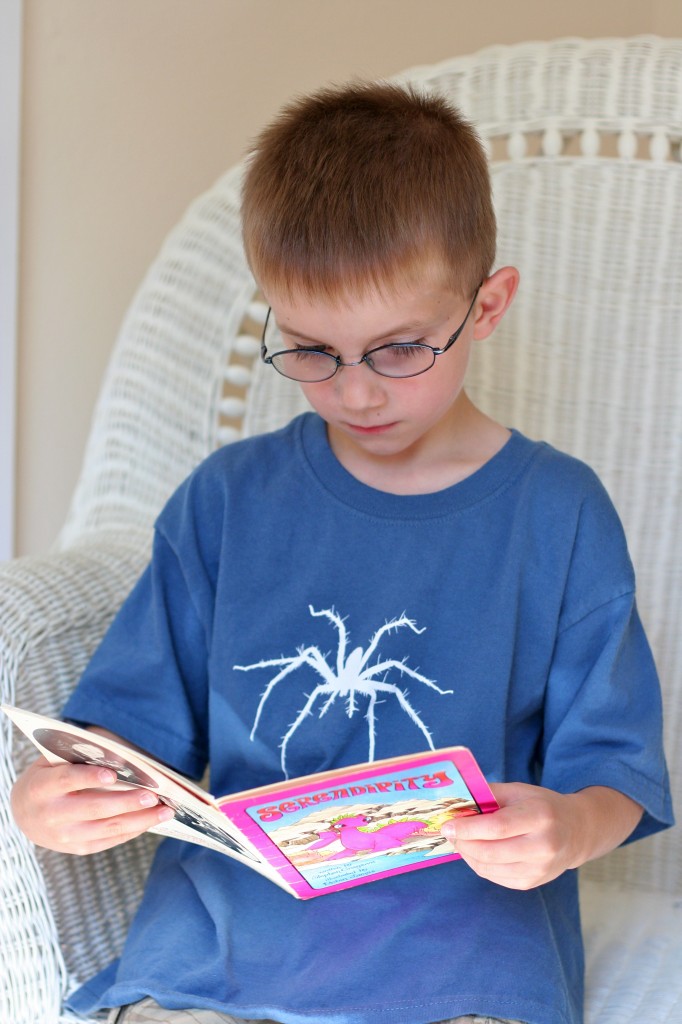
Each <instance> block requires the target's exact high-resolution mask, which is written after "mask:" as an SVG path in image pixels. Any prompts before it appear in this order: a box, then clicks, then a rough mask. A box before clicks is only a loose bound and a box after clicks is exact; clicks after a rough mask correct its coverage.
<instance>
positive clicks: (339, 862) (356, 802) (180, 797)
mask: <svg viewBox="0 0 682 1024" xmlns="http://www.w3.org/2000/svg"><path fill="white" fill-rule="evenodd" d="M0 707H1V709H2V711H4V712H5V714H7V715H8V716H9V717H10V718H11V719H12V721H13V722H14V724H15V725H16V726H18V728H19V729H21V731H22V732H24V733H25V734H26V735H27V736H28V737H29V739H30V740H32V742H33V743H34V744H35V746H36V747H37V748H38V750H39V751H40V752H41V753H42V754H43V755H44V757H45V758H46V759H47V760H48V761H49V762H50V763H52V764H58V763H60V762H64V761H68V762H71V763H76V764H95V765H102V766H104V767H107V768H111V769H112V770H113V771H114V772H115V773H116V776H117V781H116V782H115V783H114V786H118V787H119V788H123V787H126V788H130V787H136V786H139V787H142V788H145V789H149V790H151V791H153V792H154V793H155V794H156V796H157V797H158V799H159V801H160V802H161V803H164V804H167V805H168V806H169V807H171V808H172V809H173V811H174V812H175V817H174V818H173V819H171V820H170V821H168V822H162V823H160V824H159V825H157V826H155V827H154V828H152V829H151V830H150V831H152V832H156V833H159V834H160V835H163V836H170V837H172V838H175V839H182V840H185V841H187V842H191V843H197V844H199V845H200V846H205V847H208V848H209V849H212V850H215V851H217V852H219V853H222V854H225V855H227V856H228V857H233V858H234V859H235V860H237V861H240V862H241V863H242V864H245V865H247V866H248V867H250V868H252V869H253V870H254V871H257V872H259V873H260V874H261V875H264V876H265V877H266V878H268V879H270V881H272V882H274V883H275V884H276V885H279V886H280V887H281V888H283V889H285V890H286V891H287V892H289V893H290V894H291V895H292V896H295V897H297V898H298V899H310V898H312V897H315V896H322V895H324V894H326V893H332V892H337V891H339V890H341V889H347V888H350V887H352V886H356V885H362V884H364V883H366V882H373V881H376V880H378V879H381V878H386V877H388V876H390V875H397V874H401V873H403V872H406V871H415V870H417V869H420V868H427V867H431V866H432V865H436V864H443V863H445V862H447V861H451V860H457V859H459V856H460V855H459V853H457V851H456V849H455V848H454V846H453V845H452V843H451V842H450V841H449V840H447V839H446V838H445V836H443V835H442V833H441V831H440V828H441V825H442V824H443V822H445V821H446V820H447V819H448V818H457V817H459V816H461V815H469V814H486V813H488V812H490V811H495V810H497V809H498V805H497V803H496V801H495V798H494V796H493V794H492V792H491V790H490V788H489V786H488V784H487V782H486V780H485V778H484V776H483V774H482V772H481V770H480V768H479V766H478V764H477V763H476V760H475V758H474V756H473V754H472V753H471V751H470V750H469V749H468V748H466V747H446V748H443V749H440V750H427V751H423V752H421V753H417V754H405V755H402V756H399V757H390V758H386V759H384V760H380V761H374V762H371V763H369V762H368V763H365V764H356V765H351V766H348V767H343V768H334V769H332V770H330V771H323V772H318V773H316V774H314V775H306V776H303V777H301V778H296V779H290V780H287V781H285V782H275V783H272V784H270V785H266V786H260V787H258V788H257V789H249V790H245V791H243V792H241V793H232V794H229V795H227V796H223V797H217V798H216V797H213V796H211V795H210V794H209V793H207V792H206V791H205V790H204V789H202V788H201V787H200V786H197V785H195V784H194V783H193V782H192V781H190V780H189V779H187V778H185V777H184V776H182V775H178V774H177V772H174V771H172V770H171V769H170V768H168V767H166V766H165V765H163V764H161V763H160V762H158V761H155V760H154V759H153V758H151V757H149V756H148V755H146V754H142V753H140V752H139V751H137V750H135V749H133V748H131V747H129V746H127V745H126V744H125V743H123V742H121V741H114V740H111V739H109V738H105V737H103V736H100V735H99V733H96V732H92V731H90V730H87V729H81V728H79V727H78V726H76V725H72V724H70V723H68V722H61V721H58V720H57V719H53V718H47V717H45V716H44V715H38V714H35V713H34V712H31V711H24V710H22V709H20V708H15V707H11V706H9V705H6V704H3V705H0ZM107 788H108V789H110V788H112V787H107Z"/></svg>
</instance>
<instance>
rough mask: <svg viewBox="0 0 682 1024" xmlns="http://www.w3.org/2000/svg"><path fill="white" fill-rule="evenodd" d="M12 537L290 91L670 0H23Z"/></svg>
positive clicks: (56, 523)
mask: <svg viewBox="0 0 682 1024" xmlns="http://www.w3.org/2000/svg"><path fill="white" fill-rule="evenodd" d="M24 6H25V29H24V102H23V143H22V201H21V231H20V235H21V241H20V248H21V259H20V294H19V382H18V405H19V421H18V452H17V464H18V479H17V538H16V547H17V553H20V554H25V553H35V552H39V551H41V550H44V549H45V548H47V547H48V546H49V545H50V544H51V543H52V541H53V540H54V538H55V536H56V534H57V532H58V530H59V528H60V526H61V523H62V521H63V519H64V515H65V512H66V508H67V505H68V501H69V498H70V495H71V492H72V490H73V487H74V484H75V481H76V478H77V474H78V470H79V466H80V461H81V457H82V453H83V446H84V444H85V440H86V437H87V432H88V426H89V421H90V417H91V414H92V408H93V404H94V401H95V398H96V395H97V390H98V386H99V381H100V379H101V376H102V373H103V371H104V368H105V365H106V361H107V357H108V354H109V352H110V350H111V346H112V344H113V341H114V338H115V335H116V332H117V328H118V325H119V323H120V320H121V317H122V315H123V313H124V311H125V309H126V306H127V304H128V302H129V300H130V298H131V295H132V293H133V291H134V290H135V288H136V286H137V284H138V282H139V281H140V278H141V276H142V275H143V273H144V271H145V268H146V266H147V265H148V264H149V262H150V260H151V259H152V258H153V256H154V254H155V252H156V250H157V248H158V246H159V244H160V242H161V240H162V239H163V237H164V235H165V234H166V232H167V231H168V230H169V229H170V228H171V227H172V225H173V224H174V223H175V221H176V220H177V219H178V217H179V216H180V214H181V213H182V211H183V209H184V208H185V206H186V205H187V203H188V202H189V201H190V200H191V199H192V197H193V196H194V195H196V194H197V193H198V192H200V191H201V190H203V189H204V188H205V187H207V186H208V185H209V184H210V183H211V182H212V181H213V180H214V179H215V178H216V177H217V176H218V175H219V174H220V173H221V171H222V170H224V169H225V168H226V167H228V166H229V165H231V164H232V163H234V162H236V161H237V160H238V159H239V158H240V157H241V155H242V152H243V150H244V147H245V145H246V142H247V140H248V138H249V137H250V136H251V135H252V134H253V133H254V132H255V131H256V130H257V129H258V127H259V126H260V125H261V124H262V123H263V122H264V121H266V120H267V119H268V118H269V117H270V116H271V114H272V113H273V112H274V111H275V110H276V109H277V108H278V106H279V105H280V104H281V103H282V102H283V101H284V100H285V99H286V98H287V97H289V96H290V95H291V94H292V93H295V92H300V91H302V90H306V89H308V88H311V87H314V86H316V85H319V84H321V83H323V82H326V81H330V80H333V81H340V80H343V79H345V78H348V77H349V76H352V75H363V76H380V75H387V74H391V73H392V72H395V71H399V70H400V69H401V68H404V67H407V66H409V65H412V64H419V63H429V62H432V61H436V60H439V59H442V58H445V57H448V56H452V55H455V54H458V53H467V52H470V51H473V50H476V49H478V48H480V47H482V46H487V45H490V44H493V43H512V42H517V41H521V40H524V39H550V38H554V37H558V36H565V35H578V36H588V37H596V36H608V35H633V34H637V33H643V32H653V33H657V34H660V35H667V36H682V4H681V3H680V0H658V2H655V0H608V2H607V0H596V2H595V0H572V2H571V3H558V2H553V0H479V2H476V0H466V2H464V0H336V2H332V0H25V5H24Z"/></svg>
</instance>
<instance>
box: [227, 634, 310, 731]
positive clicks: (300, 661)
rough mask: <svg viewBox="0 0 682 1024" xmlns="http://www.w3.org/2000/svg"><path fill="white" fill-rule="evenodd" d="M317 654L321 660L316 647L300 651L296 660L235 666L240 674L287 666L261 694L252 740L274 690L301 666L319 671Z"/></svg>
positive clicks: (279, 659)
mask: <svg viewBox="0 0 682 1024" xmlns="http://www.w3.org/2000/svg"><path fill="white" fill-rule="evenodd" d="M316 654H317V655H318V656H319V657H320V658H321V655H320V652H319V651H318V650H317V648H316V647H308V648H306V649H305V650H304V651H300V652H299V654H298V657H296V658H273V659H272V660H270V661H259V662H257V663H256V664H254V665H235V666H234V668H236V669H239V671H240V672H250V671H251V669H254V668H267V667H269V666H271V665H285V668H283V669H282V671H281V672H278V673H277V675H276V676H274V677H273V678H272V679H271V680H270V682H269V683H268V685H267V686H266V687H265V689H264V690H263V693H262V694H261V699H260V701H259V702H258V709H257V711H256V717H255V719H254V722H253V728H252V729H251V736H250V739H253V738H254V736H255V735H256V729H257V728H258V723H259V721H260V716H261V712H262V710H263V708H264V706H265V703H266V701H267V699H268V697H269V696H270V694H271V693H272V691H273V690H274V688H275V687H276V686H277V683H279V682H281V680H282V679H284V678H285V676H288V675H289V673H290V672H293V671H294V670H295V669H297V668H299V667H300V666H301V665H310V666H311V667H312V668H314V669H318V666H317V664H316V662H315V655H316ZM318 671H319V669H318Z"/></svg>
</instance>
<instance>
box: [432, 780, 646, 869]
mask: <svg viewBox="0 0 682 1024" xmlns="http://www.w3.org/2000/svg"><path fill="white" fill-rule="evenodd" d="M491 789H492V791H493V793H494V795H495V799H496V800H497V802H498V803H499V805H500V810H499V811H495V812H494V813H492V814H480V815H472V816H471V817H465V818H459V819H458V820H457V821H456V822H447V823H446V824H445V825H444V826H443V833H444V834H445V835H446V836H447V837H448V839H450V840H451V841H452V842H453V843H454V844H455V846H456V848H457V851H458V852H459V853H460V854H461V856H462V859H463V860H465V861H466V862H467V864H469V866H470V867H471V868H472V869H473V870H474V871H475V872H476V874H478V875H480V876H481V877H482V878H487V879H489V880H490V881H491V882H496V883H497V884H498V885H504V886H506V887H507V888H510V889H532V888H534V887H535V886H537V885H542V884H544V883H545V882H550V881H551V880H552V879H553V878H556V877H557V876H558V875H560V874H562V873H563V872H564V871H566V870H567V869H568V868H578V867H580V866H581V865H582V864H585V863H586V862H587V861H589V860H594V859H595V858H596V857H601V856H602V855H603V854H605V853H608V852H609V851H610V850H613V849H615V847H616V846H619V845H620V844H621V843H622V842H624V840H625V839H627V837H628V836H629V835H630V834H631V832H632V831H633V830H634V829H635V828H636V826H637V824H638V822H639V820H640V818H641V816H642V808H641V807H640V806H639V804H637V803H635V802H634V800H631V799H630V798H629V797H627V796H625V795H624V794H623V793H620V792H618V791H617V790H615V789H610V788H608V787H606V786H589V787H588V788H587V789H582V790H580V791H579V792H577V793H569V794H563V793H556V792H554V790H551V789H544V788H543V787H542V786H530V785H527V784H526V783H521V782H518V783H498V784H496V785H492V786H491Z"/></svg>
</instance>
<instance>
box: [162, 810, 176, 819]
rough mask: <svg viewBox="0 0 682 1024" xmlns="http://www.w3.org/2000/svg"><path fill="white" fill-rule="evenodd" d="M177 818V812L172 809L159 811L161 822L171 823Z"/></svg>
mask: <svg viewBox="0 0 682 1024" xmlns="http://www.w3.org/2000/svg"><path fill="white" fill-rule="evenodd" d="M174 817H175V811H174V810H173V809H172V808H171V807H162V808H161V810H160V811H159V821H170V820H171V818H174Z"/></svg>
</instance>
